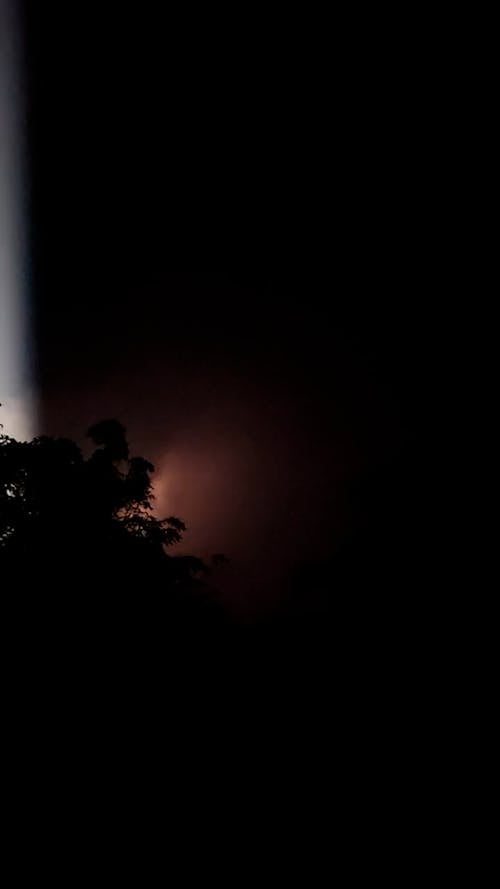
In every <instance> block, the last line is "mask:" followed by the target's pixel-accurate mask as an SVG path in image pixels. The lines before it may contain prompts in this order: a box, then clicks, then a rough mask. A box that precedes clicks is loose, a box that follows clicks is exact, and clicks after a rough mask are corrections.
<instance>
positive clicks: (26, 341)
mask: <svg viewBox="0 0 500 889" xmlns="http://www.w3.org/2000/svg"><path fill="white" fill-rule="evenodd" d="M16 7H17V9H19V4H18V3H17V2H16V0H0V402H1V403H2V408H1V409H0V422H1V423H3V425H4V430H3V431H4V432H5V433H7V434H8V435H13V436H14V437H16V438H20V439H27V438H30V437H31V436H32V434H33V432H34V426H35V416H34V399H33V395H32V380H31V368H30V352H31V343H30V336H29V334H30V331H29V324H28V317H27V314H28V313H27V301H28V299H29V293H28V275H27V270H28V251H27V237H26V236H27V228H28V226H27V216H28V206H27V198H26V178H25V171H24V147H25V146H24V135H25V134H24V132H23V128H24V107H23V106H24V103H23V85H22V70H21V69H22V56H21V33H20V27H19V20H18V15H17V14H16Z"/></svg>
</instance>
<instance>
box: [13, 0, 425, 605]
mask: <svg viewBox="0 0 500 889" xmlns="http://www.w3.org/2000/svg"><path fill="white" fill-rule="evenodd" d="M103 6H104V11H103ZM211 15H212V14H211ZM26 23H27V35H28V41H27V58H28V70H29V84H30V88H29V103H28V114H29V118H28V124H29V134H30V143H29V147H30V165H31V184H32V189H31V195H32V256H33V266H32V269H33V275H32V278H33V293H34V304H35V306H36V324H37V326H36V331H37V343H38V355H37V367H38V378H39V385H40V396H41V406H42V425H43V428H44V430H46V431H49V432H52V433H63V434H71V435H74V436H76V437H78V436H80V435H81V433H82V432H83V431H84V430H85V428H86V427H88V425H89V424H90V423H91V422H93V421H94V420H96V419H98V418H101V417H103V416H109V415H113V416H117V417H118V418H119V419H121V420H122V421H123V422H125V424H126V425H127V427H128V428H129V432H130V438H131V442H132V446H133V448H134V449H135V450H137V451H139V452H140V451H144V452H145V453H146V455H147V456H150V457H151V458H152V459H153V460H154V461H155V462H156V464H157V466H158V470H159V485H158V496H159V500H160V502H161V503H163V501H164V500H165V508H166V510H167V511H168V512H171V511H174V512H178V513H179V514H180V515H181V516H182V517H183V518H185V520H186V522H187V523H188V525H189V526H190V532H189V533H190V536H188V539H187V544H188V545H189V546H190V545H191V544H192V547H193V548H194V549H198V550H201V551H202V552H204V553H206V552H211V551H226V552H227V553H228V554H229V555H230V556H231V557H232V558H233V561H234V566H233V570H234V573H235V574H238V576H239V581H238V587H239V595H241V596H242V597H243V598H244V599H246V600H248V601H250V602H254V601H257V600H261V599H264V600H265V599H266V597H268V596H270V595H272V591H273V590H277V589H279V588H281V585H282V584H283V583H285V579H286V578H287V577H288V576H289V574H290V573H291V572H292V571H293V570H294V566H295V565H296V564H297V563H299V562H300V561H302V560H304V559H308V558H313V557H316V556H319V555H321V556H326V555H328V554H331V553H332V552H334V551H335V549H336V548H337V547H338V545H339V542H340V541H342V539H343V538H344V537H345V535H346V534H347V533H348V529H349V528H350V525H351V523H352V503H351V491H352V487H353V485H355V484H356V480H357V479H359V477H361V476H363V474H365V473H367V472H372V473H373V472H374V473H377V472H379V471H380V472H382V471H383V470H382V469H381V467H385V466H387V464H388V463H390V462H391V460H393V459H397V455H398V454H399V453H400V452H401V449H404V448H405V447H407V446H408V443H410V446H411V447H414V448H416V445H415V444H414V442H415V440H416V434H417V431H420V430H421V424H422V416H423V404H422V402H423V400H424V394H423V392H424V390H425V388H426V385H427V383H428V380H429V376H430V374H431V371H430V364H431V363H432V362H431V360H430V355H431V352H432V346H431V345H430V343H431V342H432V303H433V294H434V293H435V289H436V287H437V286H439V281H436V277H435V274H434V259H435V255H436V253H437V252H438V251H439V250H442V245H441V246H440V242H439V231H438V229H439V226H438V224H437V222H436V213H437V216H439V201H437V205H436V201H434V207H433V213H432V214H429V213H428V211H427V209H426V208H427V206H428V200H429V184H428V172H429V165H430V163H431V160H430V158H431V154H432V152H431V146H430V145H429V140H428V132H429V126H428V120H427V125H426V126H424V123H423V116H424V115H423V99H422V94H421V90H422V75H421V72H419V70H418V69H417V68H415V67H414V66H412V64H408V61H407V60H406V61H405V55H406V53H407V51H408V49H409V47H408V45H407V44H406V43H405V41H403V43H402V45H401V46H399V48H398V49H394V46H392V48H391V53H390V55H388V54H387V52H385V48H384V46H383V45H381V44H380V43H379V42H377V41H374V39H373V35H371V34H370V27H369V23H365V26H363V27H360V28H359V29H358V30H354V31H352V29H351V30H348V31H344V30H343V27H342V24H339V25H338V26H336V27H334V28H333V30H332V31H330V32H329V33H328V35H325V34H324V33H322V29H316V30H315V29H314V28H312V31H311V33H310V34H306V33H304V34H302V35H300V34H298V33H297V31H296V30H294V31H293V32H292V31H290V32H289V30H288V25H285V24H284V23H283V22H280V23H272V22H271V21H266V20H262V19H259V20H257V19H256V20H255V21H242V20H241V21H240V20H236V19H234V21H232V22H228V21H227V20H226V21H224V22H217V21H215V20H214V19H213V18H212V17H210V18H209V20H207V21H201V20H200V19H198V18H196V20H195V19H194V15H193V19H190V20H189V21H188V20H185V19H183V20H181V18H180V17H178V16H176V15H172V14H171V13H169V14H168V15H165V17H162V14H161V13H160V11H159V8H158V6H157V5H153V4H149V5H148V4H141V5H135V4H134V5H127V4H123V3H120V4H116V5H115V4H112V3H107V4H104V5H103V4H80V5H77V4H69V5H68V4H58V3H51V4H43V8H42V4H36V3H33V4H30V3H28V4H27V17H26ZM223 26H224V27H223ZM299 30H300V29H299ZM433 113H434V112H433V110H432V109H430V110H429V109H428V108H427V109H426V112H425V115H426V116H427V117H428V115H429V114H431V115H432V114H433ZM436 121H437V117H436ZM436 126H438V124H437V122H436ZM433 150H434V152H435V149H433ZM432 158H433V159H434V158H435V153H434V154H432ZM432 163H434V160H432ZM436 207H437V208H436ZM429 332H430V334H431V336H430V337H429ZM424 334H425V345H424ZM240 569H241V570H240ZM242 577H244V578H246V579H245V580H242V579H241V578H242Z"/></svg>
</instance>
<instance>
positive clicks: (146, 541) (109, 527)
mask: <svg viewBox="0 0 500 889" xmlns="http://www.w3.org/2000/svg"><path fill="white" fill-rule="evenodd" d="M87 435H88V437H89V438H90V440H91V442H92V444H93V450H92V452H91V454H90V456H89V457H87V458H86V457H85V456H84V454H83V452H82V450H81V448H80V447H79V446H78V445H77V444H76V443H75V442H73V441H70V440H69V439H65V438H52V437H48V436H40V437H38V438H35V439H33V440H32V441H28V442H20V441H16V440H15V439H13V438H11V437H9V436H8V435H5V434H2V435H0V555H1V557H2V560H3V563H4V565H9V566H11V567H13V568H15V569H16V571H17V572H19V575H18V576H20V575H22V574H25V573H26V571H31V572H33V571H35V570H36V571H37V572H38V574H39V577H40V579H43V580H44V581H45V580H48V581H49V583H52V584H54V583H57V586H58V587H60V586H61V584H62V585H63V586H64V584H67V585H68V587H69V586H70V585H71V586H74V585H75V584H76V583H77V581H78V578H79V577H80V578H82V579H85V580H86V581H87V582H91V583H92V585H99V584H100V585H101V586H103V585H106V586H107V588H108V589H109V588H110V585H115V586H116V587H117V588H120V589H122V590H123V589H124V586H127V587H129V588H130V586H131V584H136V585H137V583H140V584H141V585H145V586H147V585H148V583H149V584H152V583H155V584H158V582H159V578H160V582H161V585H162V586H163V587H164V588H165V587H170V588H180V587H182V586H183V585H184V586H186V585H187V584H193V583H195V582H196V581H197V580H199V579H200V577H201V576H202V574H203V571H204V567H205V566H204V565H203V563H202V562H201V560H199V559H196V558H194V557H186V556H184V557H172V556H170V555H169V554H167V548H168V547H171V546H172V545H173V544H176V543H178V542H179V541H180V540H181V538H182V534H183V532H184V531H185V525H184V522H183V521H181V519H179V518H177V517H176V516H168V517H166V518H162V519H160V518H158V517H157V516H156V515H155V514H154V511H153V501H154V496H153V489H152V474H153V472H154V466H153V464H152V463H150V462H149V461H148V460H146V459H145V458H144V457H141V456H132V455H131V454H130V449H129V445H128V442H127V437H126V430H125V428H124V427H123V426H122V425H121V423H119V422H118V421H117V420H103V421H101V422H99V423H96V424H95V425H93V426H91V427H90V429H89V430H88V433H87Z"/></svg>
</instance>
